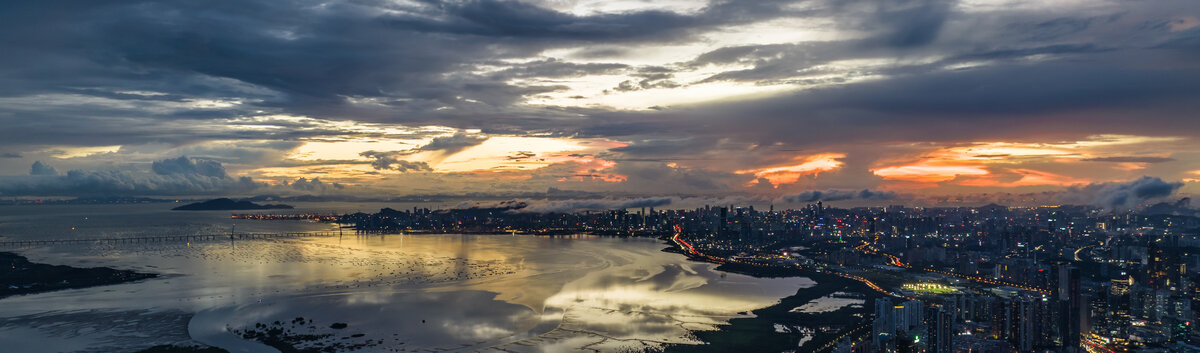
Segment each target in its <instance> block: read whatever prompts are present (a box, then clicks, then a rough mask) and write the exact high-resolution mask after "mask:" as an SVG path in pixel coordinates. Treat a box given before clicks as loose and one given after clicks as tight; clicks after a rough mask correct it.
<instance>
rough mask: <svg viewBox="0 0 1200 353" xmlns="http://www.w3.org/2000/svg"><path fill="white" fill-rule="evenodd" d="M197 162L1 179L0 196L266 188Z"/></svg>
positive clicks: (187, 160)
mask: <svg viewBox="0 0 1200 353" xmlns="http://www.w3.org/2000/svg"><path fill="white" fill-rule="evenodd" d="M200 161H201V162H199V163H196V162H195V161H193V160H192V159H190V158H187V157H179V158H173V159H164V160H161V161H156V162H155V163H154V165H155V166H157V167H156V168H154V167H152V170H151V171H146V170H144V169H137V168H135V167H129V166H126V167H125V168H124V169H110V170H70V171H67V173H66V174H65V175H57V174H37V175H29V176H9V177H0V195H6V196H113V195H121V196H155V195H228V194H238V193H245V192H250V191H253V190H255V189H258V188H260V187H263V186H265V184H262V183H259V182H255V181H254V180H253V179H251V178H249V177H238V178H233V177H230V176H228V175H226V174H225V173H224V167H222V166H221V164H220V163H219V162H215V161H203V160H200ZM43 166H44V165H43ZM47 168H48V167H47ZM43 171H45V170H43ZM217 171H220V173H217Z"/></svg>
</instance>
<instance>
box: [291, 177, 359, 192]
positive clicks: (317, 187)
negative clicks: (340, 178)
mask: <svg viewBox="0 0 1200 353" xmlns="http://www.w3.org/2000/svg"><path fill="white" fill-rule="evenodd" d="M290 186H291V188H292V189H295V190H300V191H315V192H319V193H325V192H326V191H330V190H342V189H345V188H346V186H345V185H342V184H340V183H326V182H323V181H321V178H319V177H317V178H312V180H308V179H307V178H304V177H301V178H299V179H296V181H293V182H292V183H291V185H290Z"/></svg>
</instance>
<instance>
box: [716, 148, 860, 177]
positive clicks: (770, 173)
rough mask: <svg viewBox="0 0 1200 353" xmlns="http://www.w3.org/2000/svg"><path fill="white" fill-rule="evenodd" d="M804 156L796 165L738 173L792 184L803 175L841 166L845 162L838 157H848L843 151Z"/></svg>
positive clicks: (815, 173) (740, 171)
mask: <svg viewBox="0 0 1200 353" xmlns="http://www.w3.org/2000/svg"><path fill="white" fill-rule="evenodd" d="M803 158H804V162H802V163H800V164H796V165H789V166H781V167H770V168H762V169H748V170H739V171H737V173H738V174H750V173H753V174H754V176H755V177H758V178H763V179H767V180H768V181H770V182H771V184H775V185H781V184H791V183H794V182H796V181H798V180H800V178H801V177H803V176H807V175H817V174H818V173H820V172H827V171H831V170H834V169H838V168H841V167H842V164H843V163H842V161H839V160H838V159H840V158H846V155H845V154H842V153H822V154H816V155H812V156H808V157H803ZM797 159H799V158H797Z"/></svg>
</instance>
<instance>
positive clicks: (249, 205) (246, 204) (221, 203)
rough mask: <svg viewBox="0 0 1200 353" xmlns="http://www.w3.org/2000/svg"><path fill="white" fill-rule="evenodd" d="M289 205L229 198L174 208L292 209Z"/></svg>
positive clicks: (196, 209) (217, 209)
mask: <svg viewBox="0 0 1200 353" xmlns="http://www.w3.org/2000/svg"><path fill="white" fill-rule="evenodd" d="M292 208H293V207H292V206H288V205H270V204H268V205H259V204H256V203H253V202H250V201H234V200H231V199H228V198H219V199H212V200H208V201H204V202H197V203H192V204H187V205H183V206H179V207H176V208H172V210H174V211H231V210H279V209H283V210H290V209H292Z"/></svg>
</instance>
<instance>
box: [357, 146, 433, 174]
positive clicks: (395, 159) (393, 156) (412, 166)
mask: <svg viewBox="0 0 1200 353" xmlns="http://www.w3.org/2000/svg"><path fill="white" fill-rule="evenodd" d="M407 154H409V152H406V151H366V152H362V153H359V154H358V155H360V156H363V157H367V158H370V159H371V167H372V168H375V170H396V171H399V172H401V173H407V172H432V171H433V168H431V167H429V163H425V162H420V161H407V160H403V159H399V157H400V156H403V155H407Z"/></svg>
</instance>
